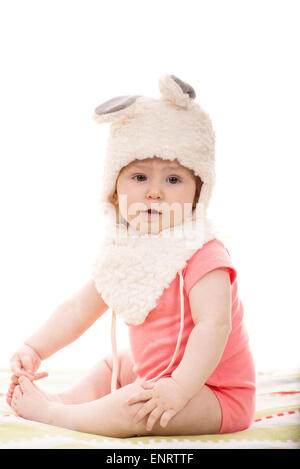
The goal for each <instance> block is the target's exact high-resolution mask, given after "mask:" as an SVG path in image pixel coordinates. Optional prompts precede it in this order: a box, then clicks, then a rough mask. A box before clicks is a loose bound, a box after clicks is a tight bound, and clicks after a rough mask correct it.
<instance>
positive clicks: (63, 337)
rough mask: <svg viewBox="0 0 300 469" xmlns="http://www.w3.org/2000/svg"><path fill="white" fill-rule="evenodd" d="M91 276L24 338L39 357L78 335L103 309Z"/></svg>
mask: <svg viewBox="0 0 300 469" xmlns="http://www.w3.org/2000/svg"><path fill="white" fill-rule="evenodd" d="M107 309H108V306H107V305H106V304H105V303H104V301H103V299H102V297H101V295H100V294H99V293H98V291H97V290H96V287H95V284H94V281H93V280H90V281H89V282H87V284H86V285H84V286H83V287H82V288H81V289H80V290H79V291H78V292H76V293H75V294H74V295H73V296H72V297H71V298H69V299H68V300H66V301H64V302H63V303H62V304H61V305H60V306H58V308H57V309H56V310H55V311H54V312H53V313H52V315H51V316H50V317H49V319H48V320H47V321H46V322H45V323H44V324H43V325H42V326H41V327H40V328H39V329H38V330H37V331H36V332H35V333H34V334H33V335H32V336H31V337H29V338H28V339H27V340H25V344H26V345H29V346H30V347H31V348H33V349H34V350H35V351H36V352H37V354H38V355H39V357H40V358H41V360H45V359H46V358H48V357H50V356H51V355H53V354H54V353H55V352H57V351H58V350H60V349H61V348H63V347H66V345H68V344H70V343H72V342H74V341H75V340H76V339H77V338H78V337H80V336H81V335H82V334H83V333H84V332H85V331H86V330H87V329H88V328H89V327H90V326H91V325H92V324H93V323H94V322H95V321H96V320H97V319H98V318H99V317H100V316H101V315H102V314H103V313H104V312H105V311H106V310H107Z"/></svg>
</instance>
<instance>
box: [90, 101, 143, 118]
mask: <svg viewBox="0 0 300 469" xmlns="http://www.w3.org/2000/svg"><path fill="white" fill-rule="evenodd" d="M140 96H141V95H134V96H117V97H115V98H112V99H109V100H108V101H105V102H104V103H102V104H100V105H99V106H97V107H96V109H95V114H94V116H93V117H94V120H95V121H96V122H98V123H102V122H114V121H117V120H122V119H124V117H131V116H132V115H133V114H134V109H135V102H136V100H137V98H139V97H140Z"/></svg>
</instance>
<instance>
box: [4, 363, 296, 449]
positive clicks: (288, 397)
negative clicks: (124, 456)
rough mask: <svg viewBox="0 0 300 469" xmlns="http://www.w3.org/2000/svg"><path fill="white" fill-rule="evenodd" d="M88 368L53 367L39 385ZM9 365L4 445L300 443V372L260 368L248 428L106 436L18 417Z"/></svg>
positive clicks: (56, 386)
mask: <svg viewBox="0 0 300 469" xmlns="http://www.w3.org/2000/svg"><path fill="white" fill-rule="evenodd" d="M82 374H83V373H80V372H77V373H75V372H72V373H63V372H51V373H49V377H48V378H46V379H45V380H41V381H40V383H39V386H40V387H41V388H43V389H45V390H47V391H49V392H55V391H61V390H62V389H66V388H67V387H68V386H70V385H72V384H73V383H74V382H75V381H77V380H78V379H79V378H80V377H81V376H82ZM9 380H10V375H9V371H8V370H0V449H4V448H12V449H14V448H24V449H27V448H34V449H40V448H47V449H73V448H74V449H80V448H84V449H97V448H105V449H110V448H115V449H123V448H124V449H125V448H126V449H148V448H151V449H153V448H167V449H169V448H170V449H171V448H203V449H204V448H209V449H213V448H222V449H224V448H234V449H238V448H243V449H245V448H266V449H272V448H274V449H275V448H276V449H278V448H279V449H280V448H282V449H297V448H300V373H299V372H296V371H295V372H292V371H290V372H288V371H284V372H280V371H276V372H275V371H273V372H260V373H258V374H257V399H256V413H255V416H254V419H253V422H252V425H251V426H250V428H248V429H247V430H244V431H241V432H237V433H230V434H223V435H192V436H186V435H185V436H176V437H174V436H170V437H165V436H164V437H153V436H151V437H137V438H126V439H118V438H107V437H104V436H99V435H90V434H87V433H80V432H75V431H71V430H67V429H64V428H59V427H54V426H51V425H45V424H42V423H38V422H33V421H29V420H25V419H22V418H20V417H17V416H16V415H15V414H14V412H13V410H12V409H11V408H10V407H9V406H8V405H7V404H6V402H5V393H6V390H7V388H8V385H9Z"/></svg>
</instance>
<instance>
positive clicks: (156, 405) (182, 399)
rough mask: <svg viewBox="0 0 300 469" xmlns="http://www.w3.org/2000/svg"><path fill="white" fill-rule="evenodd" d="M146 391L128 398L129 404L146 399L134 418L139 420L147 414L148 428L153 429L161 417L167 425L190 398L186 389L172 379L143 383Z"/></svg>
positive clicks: (163, 424) (163, 423)
mask: <svg viewBox="0 0 300 469" xmlns="http://www.w3.org/2000/svg"><path fill="white" fill-rule="evenodd" d="M141 386H142V387H143V389H144V391H140V392H138V393H137V394H135V395H134V396H132V397H130V399H128V405H132V404H136V403H137V402H142V401H146V403H145V404H144V405H143V406H142V407H141V408H140V409H139V411H138V412H137V413H136V415H135V417H134V420H135V422H136V423H137V422H139V421H140V420H142V419H143V418H144V417H145V416H146V415H148V414H150V415H149V418H148V421H147V426H146V428H147V430H148V431H150V430H152V427H153V425H154V424H155V422H156V421H157V420H158V419H160V425H161V426H162V427H166V426H167V425H168V423H169V421H170V420H171V418H173V417H174V415H176V414H177V413H178V412H179V411H180V410H181V409H183V408H184V407H185V405H186V404H187V403H188V401H189V398H188V397H187V396H186V394H185V392H184V390H183V389H182V388H181V387H180V386H179V385H178V384H177V383H176V382H175V381H174V380H173V379H172V378H162V379H160V380H159V381H156V382H155V383H147V382H144V383H141Z"/></svg>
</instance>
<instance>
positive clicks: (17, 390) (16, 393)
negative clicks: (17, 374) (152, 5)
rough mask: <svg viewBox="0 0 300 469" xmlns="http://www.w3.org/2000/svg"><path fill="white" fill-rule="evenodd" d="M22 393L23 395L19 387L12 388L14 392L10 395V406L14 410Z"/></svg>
mask: <svg viewBox="0 0 300 469" xmlns="http://www.w3.org/2000/svg"><path fill="white" fill-rule="evenodd" d="M22 395H23V393H22V390H21V387H20V386H16V387H15V390H14V393H13V396H12V400H11V407H12V408H13V409H14V410H15V411H16V410H17V405H18V400H19V399H20V397H22Z"/></svg>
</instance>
